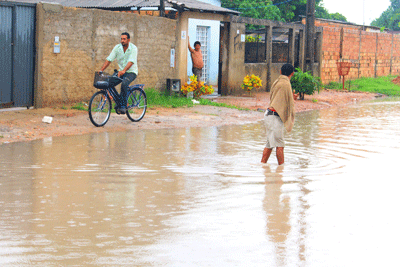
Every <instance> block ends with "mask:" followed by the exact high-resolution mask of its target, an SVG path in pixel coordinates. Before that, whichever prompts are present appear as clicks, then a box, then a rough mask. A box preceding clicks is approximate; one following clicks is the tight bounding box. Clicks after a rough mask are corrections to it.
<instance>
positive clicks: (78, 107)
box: [71, 102, 88, 111]
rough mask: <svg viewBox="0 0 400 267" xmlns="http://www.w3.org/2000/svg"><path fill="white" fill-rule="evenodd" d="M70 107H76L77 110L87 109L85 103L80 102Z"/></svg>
mask: <svg viewBox="0 0 400 267" xmlns="http://www.w3.org/2000/svg"><path fill="white" fill-rule="evenodd" d="M71 109H77V110H85V111H87V110H88V106H87V104H85V103H82V102H80V103H76V104H75V105H73V106H72V107H71Z"/></svg>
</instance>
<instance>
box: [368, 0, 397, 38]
mask: <svg viewBox="0 0 400 267" xmlns="http://www.w3.org/2000/svg"><path fill="white" fill-rule="evenodd" d="M390 2H391V4H390V6H389V7H388V8H387V9H386V10H385V11H383V13H382V14H381V15H380V17H379V18H377V19H375V20H373V21H372V22H371V26H376V27H385V28H388V29H391V30H395V31H399V30H400V25H399V23H400V2H399V1H398V0H390Z"/></svg>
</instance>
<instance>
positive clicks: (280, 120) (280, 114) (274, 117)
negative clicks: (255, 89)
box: [261, 64, 298, 165]
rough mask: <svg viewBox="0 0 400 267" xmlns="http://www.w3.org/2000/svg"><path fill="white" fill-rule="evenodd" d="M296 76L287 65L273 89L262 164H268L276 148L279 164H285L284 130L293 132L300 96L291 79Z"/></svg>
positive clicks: (266, 122) (267, 118)
mask: <svg viewBox="0 0 400 267" xmlns="http://www.w3.org/2000/svg"><path fill="white" fill-rule="evenodd" d="M293 75H294V67H293V66H292V65H291V64H285V65H283V66H282V68H281V75H280V76H279V78H278V79H277V80H276V81H275V82H274V84H273V85H272V88H271V93H270V94H271V95H270V104H269V107H268V109H267V111H266V112H265V114H264V121H265V127H266V130H267V143H266V145H265V148H264V151H263V155H262V159H261V162H262V163H267V161H268V159H269V157H270V156H271V153H272V150H273V148H276V158H277V159H278V164H279V165H282V164H283V163H284V162H285V159H284V154H283V148H284V147H285V142H284V138H283V137H284V129H286V131H287V132H291V131H292V128H293V125H294V100H295V99H297V96H298V94H294V93H293V91H292V85H291V84H290V79H291V78H292V76H293Z"/></svg>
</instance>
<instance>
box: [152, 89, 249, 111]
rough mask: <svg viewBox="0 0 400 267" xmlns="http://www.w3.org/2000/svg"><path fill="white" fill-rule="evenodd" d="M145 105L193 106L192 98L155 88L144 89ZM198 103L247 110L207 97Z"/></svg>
mask: <svg viewBox="0 0 400 267" xmlns="http://www.w3.org/2000/svg"><path fill="white" fill-rule="evenodd" d="M145 92H146V96H147V106H148V107H150V108H151V107H166V108H178V107H193V102H192V99H190V98H186V97H182V96H179V95H169V94H167V93H163V92H159V91H157V90H156V89H153V88H150V89H146V90H145ZM199 102H200V105H207V106H215V107H226V108H234V109H238V110H249V109H247V108H241V107H238V106H234V105H228V104H225V103H216V102H213V101H211V100H209V99H203V98H200V100H199Z"/></svg>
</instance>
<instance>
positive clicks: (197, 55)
mask: <svg viewBox="0 0 400 267" xmlns="http://www.w3.org/2000/svg"><path fill="white" fill-rule="evenodd" d="M190 54H191V56H192V63H193V67H194V68H197V69H202V68H203V67H204V62H203V54H202V53H201V50H199V51H196V50H193V52H190Z"/></svg>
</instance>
